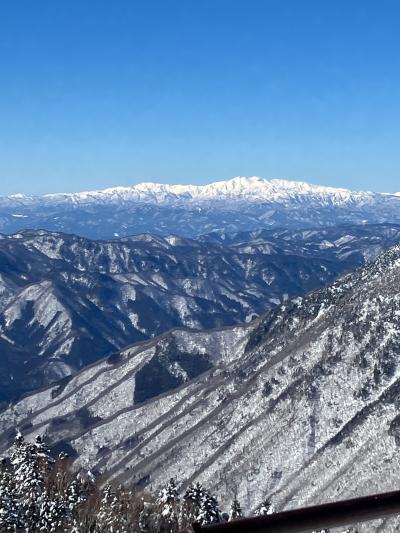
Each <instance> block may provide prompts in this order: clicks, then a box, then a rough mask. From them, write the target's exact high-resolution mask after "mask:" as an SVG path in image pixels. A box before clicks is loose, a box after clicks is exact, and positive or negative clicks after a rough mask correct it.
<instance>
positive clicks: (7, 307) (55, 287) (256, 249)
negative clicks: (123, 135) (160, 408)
mask: <svg viewBox="0 0 400 533" xmlns="http://www.w3.org/2000/svg"><path fill="white" fill-rule="evenodd" d="M288 235H289V236H288ZM288 235H286V233H285V232H277V233H276V234H273V235H268V236H264V235H261V234H260V233H256V234H249V235H246V237H247V238H248V240H247V241H243V239H242V240H241V242H240V243H237V244H236V243H235V242H234V238H233V237H232V239H231V240H232V243H231V244H230V245H229V246H227V245H226V243H224V244H222V243H218V242H212V243H210V242H209V240H207V239H205V240H201V241H195V240H191V239H184V238H180V237H176V236H169V237H158V236H151V235H139V236H136V237H127V238H124V239H119V240H112V241H91V240H88V239H84V238H81V237H76V236H72V235H65V234H57V233H49V232H46V231H25V232H22V233H17V234H15V235H13V236H8V237H7V236H3V237H2V238H0V350H1V353H2V358H1V362H0V384H1V393H0V397H1V399H3V400H8V399H9V398H15V397H17V396H18V395H19V394H21V392H24V391H27V390H31V389H34V388H37V387H40V386H43V385H46V384H48V383H51V382H53V381H55V380H57V379H59V378H63V377H65V376H67V375H70V374H71V373H72V374H73V373H75V372H76V370H78V369H79V368H81V367H82V366H85V365H87V364H90V363H92V362H94V361H96V360H98V359H99V358H101V357H103V356H104V355H107V354H110V353H113V352H115V351H117V350H119V349H121V348H122V347H123V346H126V345H128V344H131V343H133V342H136V341H140V340H145V339H147V338H151V337H154V336H155V335H158V334H160V333H162V332H164V331H166V330H168V329H170V328H173V327H176V326H185V327H188V328H195V329H202V328H212V327H221V326H226V325H233V324H237V323H241V322H245V321H250V320H251V319H253V318H255V317H257V316H258V315H260V314H261V313H263V312H265V311H266V310H268V309H269V308H272V307H274V306H275V305H277V304H279V303H280V302H282V301H283V300H284V299H285V298H287V297H291V296H297V295H304V294H305V293H307V292H309V291H310V290H313V289H315V288H319V287H322V286H324V285H326V284H327V283H329V282H331V281H332V280H333V279H335V278H336V276H337V275H338V274H340V273H342V272H345V271H349V270H352V269H354V268H355V267H356V266H358V265H360V264H362V263H363V262H364V261H365V260H369V259H372V258H374V257H375V256H376V255H377V254H378V253H379V252H380V251H382V250H384V249H386V248H387V247H389V246H390V245H392V244H393V243H394V242H398V241H400V227H399V226H396V225H383V226H374V227H373V228H371V229H369V230H368V229H367V227H366V226H362V227H360V226H346V227H343V228H342V229H338V230H335V231H333V230H312V231H311V230H309V231H303V232H300V231H299V232H294V233H289V234H288ZM214 237H215V236H213V238H214ZM227 240H228V238H227Z"/></svg>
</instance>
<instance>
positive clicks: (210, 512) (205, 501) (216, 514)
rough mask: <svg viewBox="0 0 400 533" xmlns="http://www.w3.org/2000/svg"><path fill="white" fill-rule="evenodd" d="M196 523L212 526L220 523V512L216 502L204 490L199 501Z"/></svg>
mask: <svg viewBox="0 0 400 533" xmlns="http://www.w3.org/2000/svg"><path fill="white" fill-rule="evenodd" d="M197 521H198V522H199V523H200V524H201V525H206V524H214V523H216V522H220V521H221V512H220V510H219V508H218V501H217V499H216V498H214V496H212V495H211V494H210V493H209V492H208V491H206V490H205V491H204V493H203V496H202V499H201V503H200V509H199V515H198V517H197Z"/></svg>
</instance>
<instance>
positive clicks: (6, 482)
mask: <svg viewBox="0 0 400 533" xmlns="http://www.w3.org/2000/svg"><path fill="white" fill-rule="evenodd" d="M19 526H20V524H19V516H18V507H17V501H16V495H15V485H14V480H13V475H12V471H11V470H10V467H9V465H8V464H7V461H6V460H5V459H3V460H2V461H1V463H0V531H16V530H17V529H18V528H19Z"/></svg>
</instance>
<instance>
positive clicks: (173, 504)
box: [157, 478, 180, 533]
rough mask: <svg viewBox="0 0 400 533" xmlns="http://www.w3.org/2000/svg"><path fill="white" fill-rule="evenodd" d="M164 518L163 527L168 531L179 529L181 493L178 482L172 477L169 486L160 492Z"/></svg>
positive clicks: (160, 504)
mask: <svg viewBox="0 0 400 533" xmlns="http://www.w3.org/2000/svg"><path fill="white" fill-rule="evenodd" d="M157 503H158V505H159V506H160V514H161V519H162V528H163V529H164V531H165V532H166V533H175V532H176V531H178V530H179V514H180V513H179V503H180V502H179V494H178V490H177V488H176V483H175V480H174V479H173V478H171V479H170V480H169V482H168V484H167V486H166V487H165V488H164V489H162V491H161V492H160V495H159V498H158V501H157Z"/></svg>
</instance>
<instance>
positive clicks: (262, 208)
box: [0, 177, 400, 239]
mask: <svg viewBox="0 0 400 533" xmlns="http://www.w3.org/2000/svg"><path fill="white" fill-rule="evenodd" d="M383 222H390V223H400V196H399V195H398V194H386V193H372V192H357V191H350V190H348V189H337V188H333V187H323V186H318V185H310V184H308V183H304V182H296V181H288V180H265V179H262V178H259V177H249V178H246V177H237V178H233V179H231V180H227V181H220V182H215V183H210V184H209V185H203V186H194V185H164V184H157V183H142V184H138V185H135V186H133V187H114V188H110V189H105V190H103V191H92V192H81V193H72V194H48V195H45V196H40V197H34V196H25V195H22V194H16V195H13V196H8V197H1V198H0V232H2V233H14V232H17V231H20V230H21V229H32V228H35V229H47V230H50V231H61V232H64V233H75V234H77V235H82V236H86V237H89V238H96V239H110V238H114V237H116V236H127V235H132V234H138V233H154V234H158V235H169V234H178V235H181V236H187V237H194V236H198V235H200V234H203V233H209V232H211V231H214V230H225V231H229V232H236V231H248V230H253V229H260V228H275V227H292V228H299V227H303V228H304V227H322V226H332V225H337V224H343V223H356V224H360V223H383Z"/></svg>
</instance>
